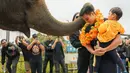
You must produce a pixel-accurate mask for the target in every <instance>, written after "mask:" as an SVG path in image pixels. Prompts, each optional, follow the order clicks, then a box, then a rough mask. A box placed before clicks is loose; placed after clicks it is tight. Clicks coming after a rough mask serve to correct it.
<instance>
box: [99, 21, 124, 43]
mask: <svg viewBox="0 0 130 73" xmlns="http://www.w3.org/2000/svg"><path fill="white" fill-rule="evenodd" d="M98 31H99V33H98V36H97V38H98V40H99V41H100V42H109V41H111V40H112V39H114V38H115V37H116V35H117V34H118V33H120V34H123V33H124V31H125V30H124V28H123V27H122V25H121V24H120V23H119V22H117V21H115V20H106V21H105V22H104V23H102V24H101V25H100V26H99V28H98Z"/></svg>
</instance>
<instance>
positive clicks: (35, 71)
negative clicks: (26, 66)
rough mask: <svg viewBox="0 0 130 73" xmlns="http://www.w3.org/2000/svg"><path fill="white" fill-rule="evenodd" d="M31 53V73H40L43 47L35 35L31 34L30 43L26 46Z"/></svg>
mask: <svg viewBox="0 0 130 73" xmlns="http://www.w3.org/2000/svg"><path fill="white" fill-rule="evenodd" d="M27 49H28V50H30V52H31V55H32V56H31V58H30V66H31V72H32V73H42V51H44V46H43V45H42V44H41V43H40V41H39V40H38V39H37V35H36V34H33V40H32V42H31V43H30V44H29V45H28V46H27Z"/></svg>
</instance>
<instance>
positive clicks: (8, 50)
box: [1, 39, 20, 73]
mask: <svg viewBox="0 0 130 73" xmlns="http://www.w3.org/2000/svg"><path fill="white" fill-rule="evenodd" d="M1 45H2V50H1V53H2V55H1V63H2V68H4V63H5V59H6V57H7V58H8V59H7V62H6V68H7V70H8V72H9V73H16V69H17V63H18V60H19V55H20V53H19V50H18V47H16V46H15V45H14V44H12V43H9V42H7V40H6V39H2V40H1ZM11 65H12V68H11Z"/></svg>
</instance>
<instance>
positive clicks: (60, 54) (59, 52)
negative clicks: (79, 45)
mask: <svg viewBox="0 0 130 73" xmlns="http://www.w3.org/2000/svg"><path fill="white" fill-rule="evenodd" d="M63 48H64V43H63V41H62V40H61V39H60V38H59V37H58V38H56V40H55V41H54V43H53V45H52V49H54V54H53V57H54V64H55V71H56V73H60V65H61V67H62V69H63V73H67V69H66V65H65V61H64V58H65V56H64V51H63Z"/></svg>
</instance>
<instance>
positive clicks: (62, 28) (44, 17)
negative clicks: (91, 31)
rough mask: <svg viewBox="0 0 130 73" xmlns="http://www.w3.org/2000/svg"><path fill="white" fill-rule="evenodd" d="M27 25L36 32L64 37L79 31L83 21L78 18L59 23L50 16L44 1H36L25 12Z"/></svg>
mask: <svg viewBox="0 0 130 73" xmlns="http://www.w3.org/2000/svg"><path fill="white" fill-rule="evenodd" d="M27 23H28V26H29V27H30V28H33V29H35V30H37V31H40V32H43V33H46V34H51V35H56V36H64V35H69V34H72V33H73V32H75V31H77V30H79V29H80V28H81V27H82V26H83V25H84V24H85V21H84V20H83V19H82V18H78V19H77V20H76V21H73V22H68V23H64V22H60V21H58V20H56V19H55V18H54V17H53V16H52V15H51V14H50V12H49V10H48V9H47V6H46V4H45V1H44V0H38V1H37V2H36V3H35V4H32V6H31V7H30V8H29V9H28V10H27Z"/></svg>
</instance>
